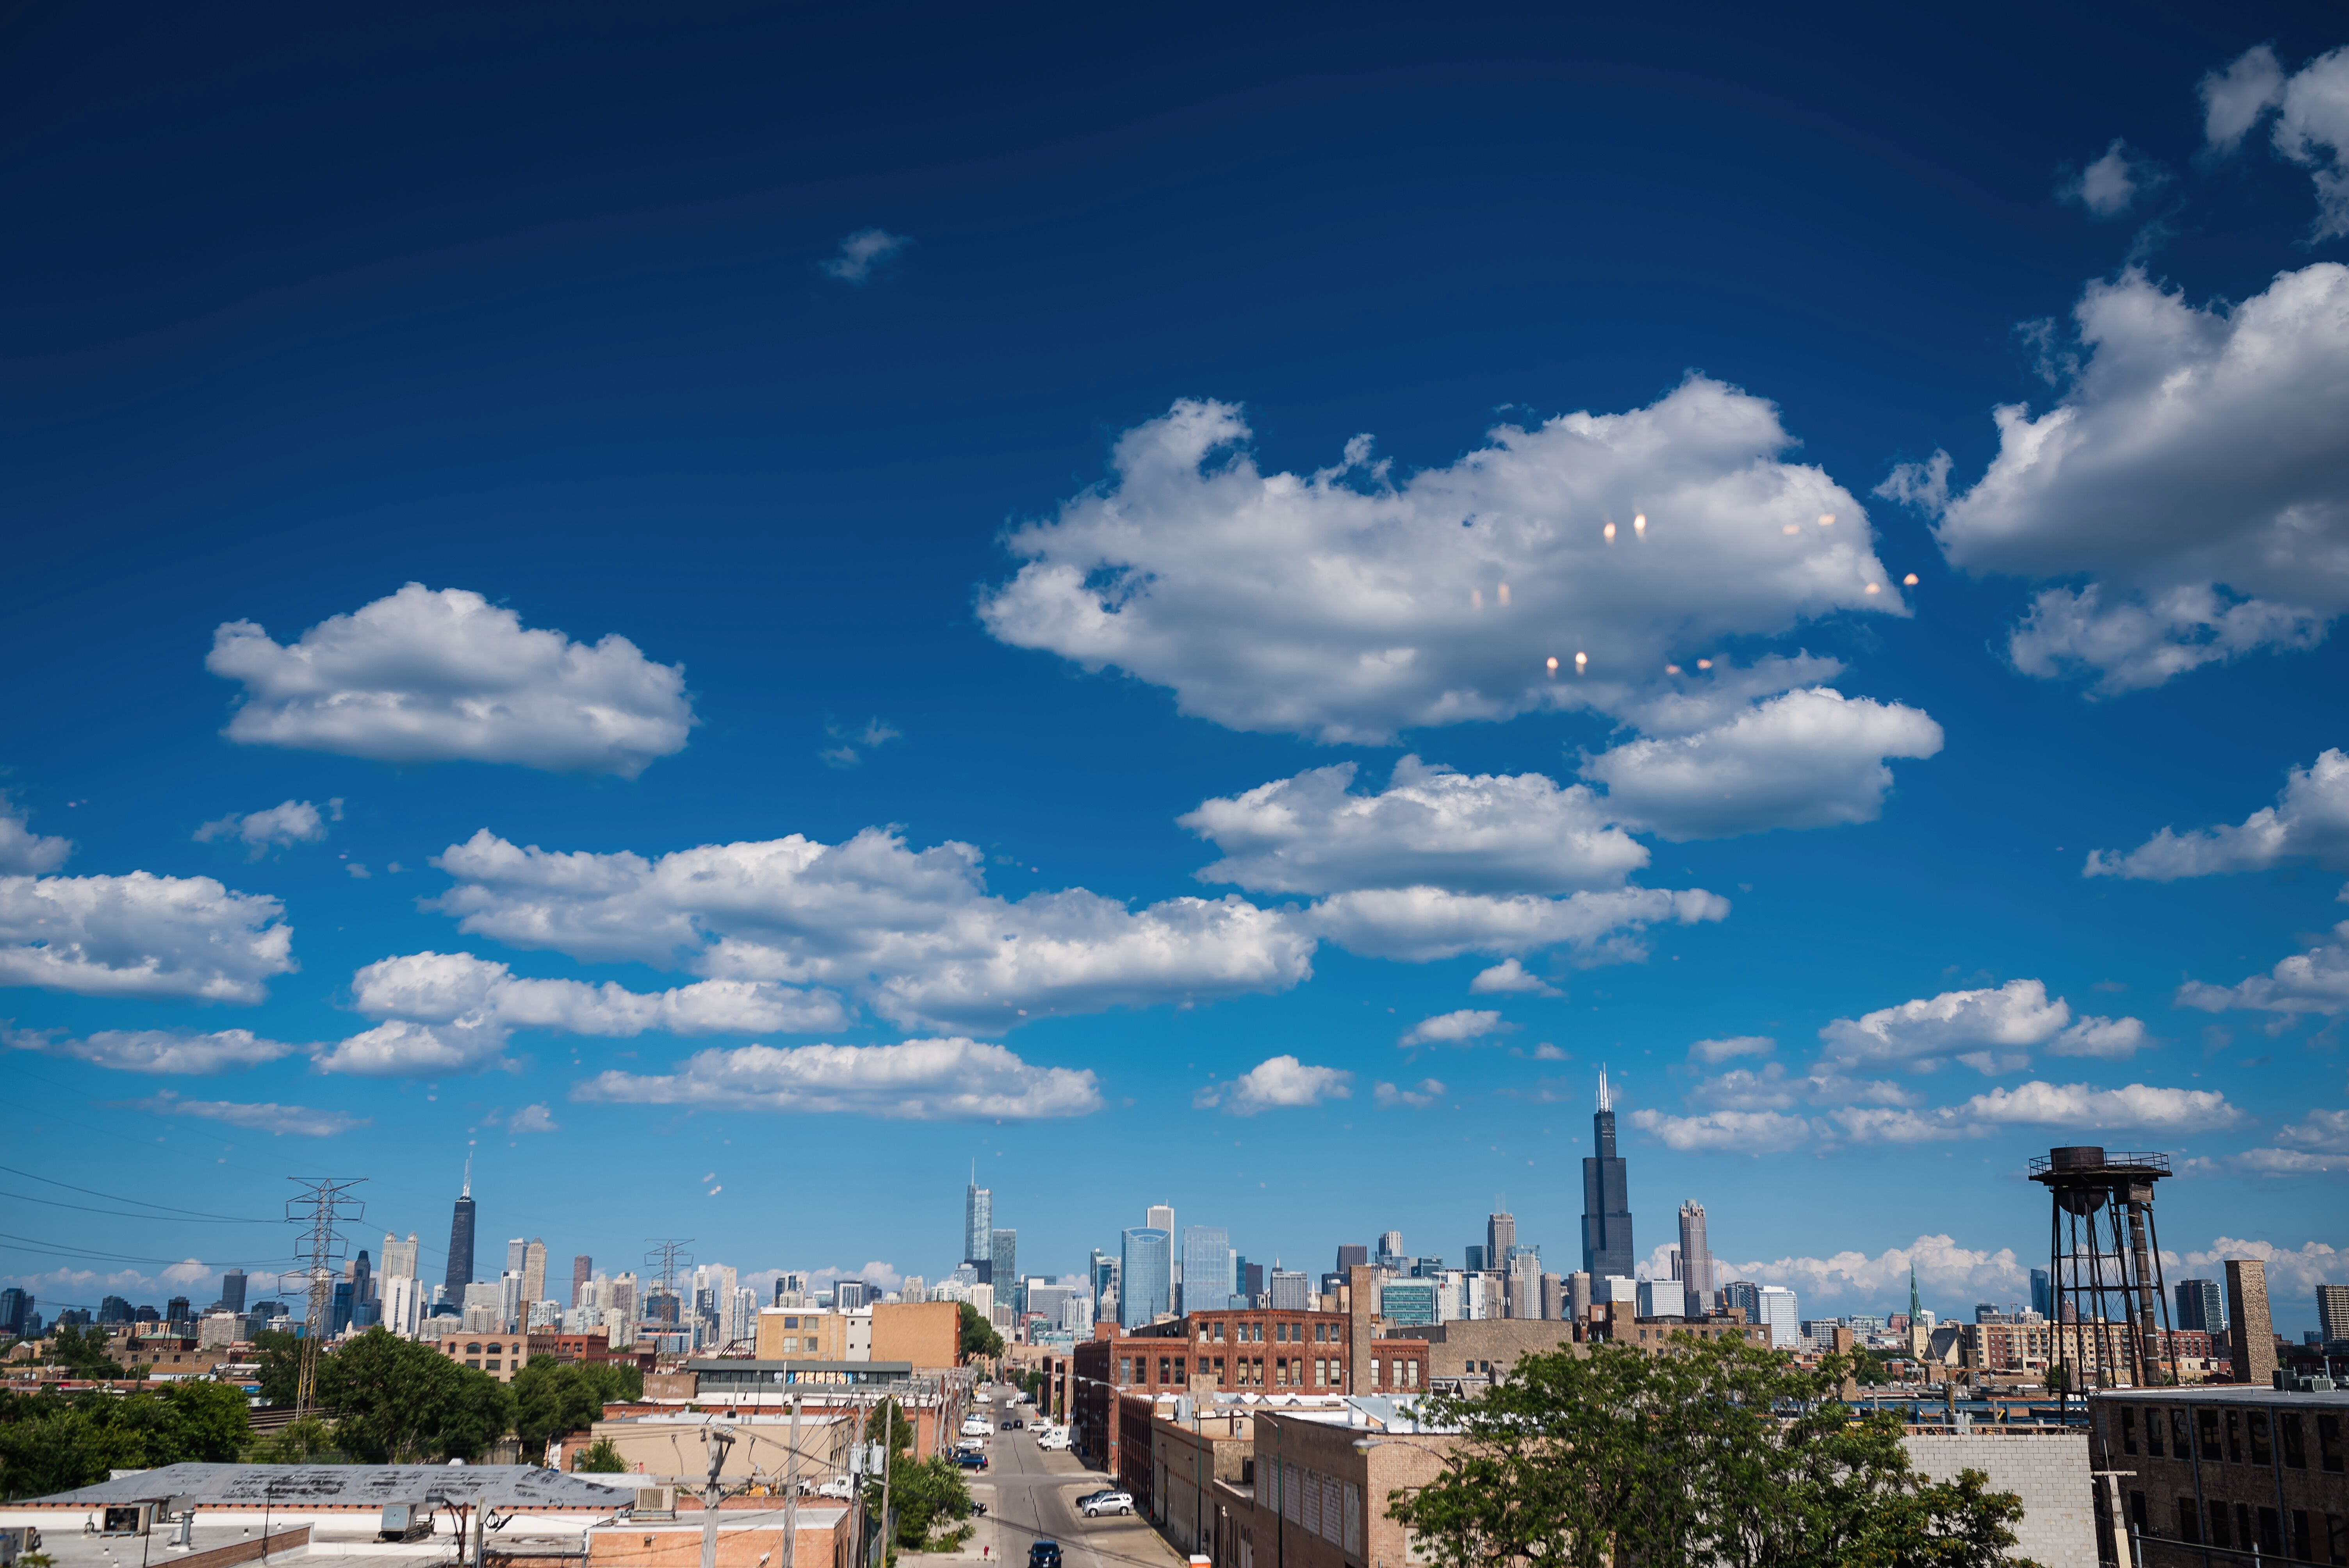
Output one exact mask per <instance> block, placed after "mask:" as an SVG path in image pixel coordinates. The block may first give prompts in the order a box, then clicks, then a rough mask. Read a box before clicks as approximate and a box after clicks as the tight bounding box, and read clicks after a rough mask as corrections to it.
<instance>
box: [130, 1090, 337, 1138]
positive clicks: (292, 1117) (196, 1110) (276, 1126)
mask: <svg viewBox="0 0 2349 1568" xmlns="http://www.w3.org/2000/svg"><path fill="white" fill-rule="evenodd" d="M129 1103H130V1104H131V1105H132V1106H133V1107H134V1108H135V1109H140V1110H151V1111H153V1112H154V1113H155V1114H156V1115H158V1116H192V1117H195V1118H197V1119H200V1120H203V1121H217V1122H220V1123H222V1124H223V1125H224V1126H228V1127H236V1128H242V1129H243V1130H245V1131H247V1132H269V1133H276V1134H279V1135H283V1134H285V1133H288V1132H291V1133H294V1134H295V1135H296V1136H297V1137H302V1138H334V1137H337V1136H339V1135H340V1134H342V1133H346V1132H348V1131H350V1130H352V1129H353V1128H356V1127H367V1126H369V1125H371V1122H370V1119H368V1118H366V1117H354V1116H350V1115H348V1114H347V1113H345V1112H343V1111H339V1110H315V1109H311V1108H310V1107H309V1106H306V1105H276V1104H274V1103H267V1102H264V1103H263V1104H259V1105H248V1104H243V1103H240V1102H238V1101H235V1100H227V1099H181V1098H180V1097H179V1096H178V1095H176V1094H173V1093H172V1092H171V1090H169V1089H165V1090H164V1091H163V1092H162V1093H160V1094H157V1095H151V1096H150V1097H149V1098H147V1099H138V1100H132V1101H130V1102H129Z"/></svg>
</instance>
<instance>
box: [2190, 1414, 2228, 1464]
mask: <svg viewBox="0 0 2349 1568" xmlns="http://www.w3.org/2000/svg"><path fill="white" fill-rule="evenodd" d="M2194 1425H2195V1428H2196V1429H2197V1433H2198V1435H2199V1438H2200V1439H2201V1441H2200V1445H2199V1446H2200V1449H2201V1451H2200V1452H2199V1454H2197V1455H2196V1456H2195V1457H2196V1458H2197V1459H2199V1460H2201V1461H2202V1462H2203V1463H2205V1464H2216V1463H2218V1462H2219V1461H2220V1460H2223V1459H2225V1458H2226V1457H2227V1456H2226V1454H2225V1453H2224V1452H2223V1451H2222V1450H2221V1449H2220V1447H2219V1412H2218V1411H2216V1410H2211V1409H2201V1410H2197V1411H2195V1412H2194Z"/></svg>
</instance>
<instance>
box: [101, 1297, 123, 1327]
mask: <svg viewBox="0 0 2349 1568" xmlns="http://www.w3.org/2000/svg"><path fill="white" fill-rule="evenodd" d="M129 1321H130V1303H129V1301H127V1300H125V1299H124V1298H123V1297H121V1296H119V1295H109V1296H102V1297H100V1298H99V1299H98V1325H99V1326H101V1327H105V1326H111V1325H113V1324H117V1323H128V1322H129Z"/></svg>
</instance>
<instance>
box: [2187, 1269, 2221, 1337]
mask: <svg viewBox="0 0 2349 1568" xmlns="http://www.w3.org/2000/svg"><path fill="white" fill-rule="evenodd" d="M2176 1295H2177V1297H2178V1327H2180V1328H2182V1329H2194V1330H2199V1332H2201V1333H2204V1334H2217V1333H2218V1332H2220V1330H2221V1329H2223V1328H2225V1327H2226V1326H2227V1293H2226V1291H2225V1290H2224V1289H2222V1288H2221V1287H2220V1284H2219V1282H2218V1281H2217V1280H2214V1279H2182V1280H2179V1281H2178V1287H2177V1291H2176Z"/></svg>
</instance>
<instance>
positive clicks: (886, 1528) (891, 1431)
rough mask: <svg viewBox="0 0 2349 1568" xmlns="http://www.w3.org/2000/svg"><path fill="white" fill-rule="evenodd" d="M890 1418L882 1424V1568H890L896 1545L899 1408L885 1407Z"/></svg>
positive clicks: (894, 1404) (891, 1403) (891, 1405)
mask: <svg viewBox="0 0 2349 1568" xmlns="http://www.w3.org/2000/svg"><path fill="white" fill-rule="evenodd" d="M883 1408H884V1409H885V1410H886V1411H887V1412H888V1417H887V1418H886V1419H885V1420H884V1421H883V1422H882V1423H881V1568H889V1548H890V1547H892V1546H894V1545H895V1544H896V1535H897V1530H896V1526H895V1525H894V1524H892V1523H891V1522H890V1521H889V1483H890V1481H892V1480H895V1478H896V1472H897V1406H896V1403H895V1401H892V1402H890V1403H889V1404H887V1405H885V1406H884V1407H883Z"/></svg>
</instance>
